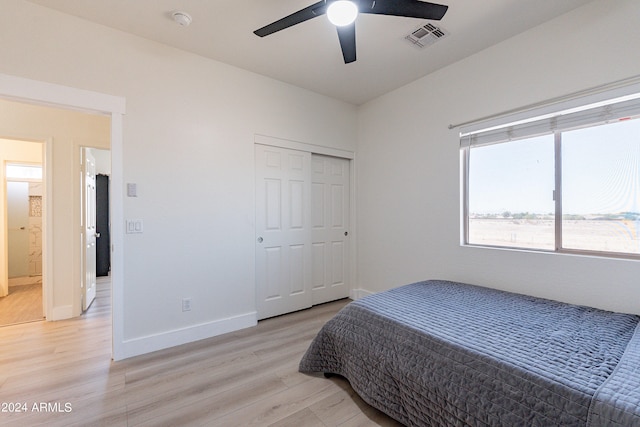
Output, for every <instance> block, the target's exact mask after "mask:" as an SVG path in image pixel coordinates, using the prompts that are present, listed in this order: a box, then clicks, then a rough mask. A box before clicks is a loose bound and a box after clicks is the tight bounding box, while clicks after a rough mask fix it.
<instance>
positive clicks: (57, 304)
mask: <svg viewBox="0 0 640 427" xmlns="http://www.w3.org/2000/svg"><path fill="white" fill-rule="evenodd" d="M8 100H12V101H16V102H19V103H24V104H23V105H27V106H31V107H37V106H51V107H54V108H57V109H59V110H62V111H67V112H70V111H76V112H85V113H88V114H89V115H91V116H93V117H96V116H103V117H104V116H106V117H107V118H108V126H107V127H108V132H107V135H108V139H107V141H108V143H109V146H110V148H111V158H112V174H111V186H110V193H111V194H110V198H111V203H110V205H111V206H110V218H111V281H110V282H111V292H110V294H111V295H110V296H109V297H108V298H109V299H110V300H111V304H110V305H111V310H110V311H111V321H112V325H111V326H112V328H111V336H112V357H113V359H115V360H120V359H123V358H125V357H127V352H126V349H125V339H124V325H123V323H124V320H123V319H124V313H123V300H124V287H123V282H124V274H123V270H122V265H123V263H124V256H123V246H124V243H123V240H124V238H123V236H124V214H123V200H124V196H123V185H124V183H123V170H122V169H123V164H122V157H123V116H124V114H125V112H126V100H125V98H123V97H118V96H113V95H107V94H103V93H98V92H93V91H87V90H83V89H77V88H73V87H69V86H61V85H56V84H52V83H47V82H44V81H37V80H31V79H26V78H22V77H16V76H10V75H6V74H0V102H1V101H8ZM5 119H6V120H5ZM15 124H16V121H15V118H14V115H13V114H8V115H7V116H6V117H3V115H2V114H0V125H1V126H0V135H1V136H2V137H10V138H17V139H20V138H28V139H30V140H43V141H46V144H45V161H44V173H45V177H46V178H45V181H47V182H48V181H51V180H52V179H53V178H56V177H54V176H53V173H52V168H49V167H47V166H48V165H49V164H52V163H53V161H54V160H55V161H56V162H57V161H58V160H59V159H60V156H58V155H54V153H53V151H54V150H53V149H52V148H53V146H54V144H53V138H52V137H51V134H49V133H44V134H43V133H42V131H41V130H40V126H41V125H45V123H44V122H39V121H33V120H29V125H30V127H29V128H25V129H24V131H23V133H18V131H17V130H15ZM46 124H48V125H51V124H58V125H60V124H64V122H60V121H47V122H46ZM70 140H71V141H73V142H74V143H78V144H79V145H78V146H81V145H89V146H91V145H93V144H92V143H91V142H90V141H81V138H79V137H78V135H74V136H71V138H70ZM55 142H56V144H55V146H58V147H59V144H58V139H57V138H56V140H55ZM63 151H65V152H66V153H69V152H72V153H77V152H78V151H79V150H78V151H75V150H73V149H71V151H69V150H64V149H63ZM62 157H64V155H63V156H62ZM74 164H76V165H77V164H79V159H77V158H74V160H73V163H68V162H66V163H65V164H62V165H60V167H59V168H56V169H57V170H58V171H62V173H63V174H65V173H71V174H72V175H73V176H75V178H73V179H74V180H76V179H77V180H78V181H79V175H80V174H79V173H78V174H74V173H73V171H72V169H73V165H74ZM69 166H70V167H69ZM53 185H54V184H53ZM51 187H52V186H48V187H46V188H45V199H47V200H50V199H51V197H52V195H53V192H52V189H51ZM56 188H57V189H56V200H58V197H59V193H58V187H56ZM68 188H71V191H78V193H79V189H80V183H79V182H78V183H77V184H72V185H71V186H70V187H67V188H66V189H68ZM59 189H60V190H61V191H62V192H64V191H66V189H65V188H64V186H63V187H61V188H59ZM47 204H49V202H45V205H44V207H43V208H44V209H43V211H44V212H43V215H44V216H43V221H44V223H45V233H44V245H43V250H44V258H45V261H44V265H43V282H44V291H45V293H44V301H45V302H44V307H45V315H46V317H47V320H56V319H65V318H69V317H74V315H76V311H77V310H76V308H79V307H80V305H81V299H80V287H79V286H78V287H77V288H75V287H74V290H73V291H72V292H62V293H60V294H58V293H56V295H53V292H50V289H48V288H49V286H48V281H49V279H50V278H51V280H52V281H53V280H55V283H54V284H53V286H52V287H54V288H55V287H57V285H58V284H59V283H62V284H64V283H65V282H70V283H71V285H73V283H79V281H80V278H79V274H80V268H79V265H78V264H79V262H80V260H78V261H77V262H78V264H76V265H77V266H78V268H76V265H72V268H71V269H69V268H64V266H65V263H64V261H65V260H62V261H61V263H57V262H55V263H54V262H52V261H51V258H52V256H50V255H49V254H53V253H55V255H56V256H58V254H59V253H60V251H59V250H58V249H56V248H54V245H53V238H52V237H53V236H49V234H51V231H52V230H53V228H54V227H55V228H56V232H57V231H58V228H57V227H58V222H57V221H58V220H61V221H62V222H63V224H62V226H66V225H68V224H71V227H72V228H73V229H74V230H77V224H78V223H79V216H80V212H79V211H80V210H79V209H74V206H77V205H75V204H69V203H67V202H66V201H62V202H61V203H60V204H58V206H60V205H62V206H63V207H64V206H67V209H68V206H71V207H72V211H73V212H72V214H73V215H74V216H77V219H78V222H73V221H71V220H68V219H65V218H64V215H56V216H55V217H54V216H53V215H52V212H51V211H52V210H53V209H55V206H53V207H52V208H53V209H49V208H48V206H47ZM54 222H55V223H54ZM67 223H68V224H67ZM47 230H48V231H47ZM63 234H64V235H68V236H70V238H71V239H72V242H73V243H72V244H73V246H74V247H73V248H71V250H70V251H68V252H63V253H62V256H63V257H64V256H67V257H68V256H74V257H77V255H76V254H77V253H78V252H79V251H80V243H81V242H80V239H78V237H77V234H76V233H73V232H72V231H70V232H69V233H66V231H65V232H64V233H63ZM63 250H64V249H63ZM76 250H77V251H76ZM66 265H67V266H68V264H66ZM61 271H62V272H64V273H66V272H67V271H71V273H70V274H71V277H68V278H67V277H60V278H58V277H57V276H58V275H59V272H61ZM67 279H69V280H67ZM75 289H77V290H75ZM54 290H56V289H54ZM70 296H72V297H73V298H72V300H71V299H69V297H70Z"/></svg>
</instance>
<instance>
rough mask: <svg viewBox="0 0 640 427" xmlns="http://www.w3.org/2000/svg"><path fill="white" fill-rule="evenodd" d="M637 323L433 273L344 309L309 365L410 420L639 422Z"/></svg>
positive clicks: (310, 354)
mask: <svg viewBox="0 0 640 427" xmlns="http://www.w3.org/2000/svg"><path fill="white" fill-rule="evenodd" d="M639 321H640V318H639V317H638V316H634V315H629V314H620V313H612V312H607V311H603V310H598V309H594V308H589V307H583V306H576V305H570V304H564V303H560V302H556V301H550V300H545V299H540V298H535V297H528V296H524V295H518V294H513V293H509V292H503V291H498V290H493V289H488V288H482V287H478V286H472V285H466V284H461V283H454V282H448V281H439V280H431V281H426V282H420V283H415V284H412V285H406V286H402V287H400V288H396V289H392V290H390V291H387V292H382V293H380V294H376V295H371V296H368V297H366V298H362V299H360V300H357V301H354V302H352V303H350V304H349V305H347V306H346V307H344V308H343V309H342V310H341V311H340V312H339V313H338V314H336V316H335V317H334V318H333V319H332V320H330V321H329V322H327V323H326V324H325V326H324V327H323V328H322V330H321V331H320V332H319V333H318V335H317V336H316V337H315V339H314V340H313V342H312V344H311V346H310V347H309V349H308V350H307V352H306V354H305V355H304V357H303V358H302V360H301V362H300V371H301V372H308V373H311V372H324V373H331V374H338V375H341V376H343V377H345V378H347V379H348V380H349V382H350V383H351V386H352V387H353V389H354V390H355V391H356V392H357V393H358V394H359V395H360V396H361V397H362V398H363V399H364V400H365V401H366V402H367V403H369V404H370V405H372V406H374V407H376V408H378V409H380V410H382V411H384V412H386V413H387V414H389V415H390V416H391V417H393V418H395V419H396V420H398V421H400V422H401V423H403V424H405V425H418V426H485V425H489V426H509V427H513V426H589V427H596V426H609V425H611V426H625V427H631V426H640V332H639V331H640V328H639V327H638V323H639ZM636 329H638V330H639V331H636Z"/></svg>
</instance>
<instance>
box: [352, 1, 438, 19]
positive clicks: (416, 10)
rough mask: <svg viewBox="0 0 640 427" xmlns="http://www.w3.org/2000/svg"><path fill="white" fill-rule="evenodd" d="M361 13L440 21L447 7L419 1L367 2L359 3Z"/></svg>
mask: <svg viewBox="0 0 640 427" xmlns="http://www.w3.org/2000/svg"><path fill="white" fill-rule="evenodd" d="M359 6H360V7H359V10H360V12H361V13H374V14H377V15H394V16H406V17H409V18H422V19H432V20H436V21H439V20H440V19H442V17H443V16H444V14H445V13H447V9H448V8H449V6H445V5H442V4H436V3H429V2H425V1H419V0H376V1H372V0H367V1H360V2H359Z"/></svg>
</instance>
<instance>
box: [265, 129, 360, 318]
mask: <svg viewBox="0 0 640 427" xmlns="http://www.w3.org/2000/svg"><path fill="white" fill-rule="evenodd" d="M253 143H254V146H255V145H256V144H260V145H268V146H272V147H279V148H288V149H290V150H298V151H305V152H308V153H311V154H321V155H324V156H332V157H339V158H342V159H346V160H349V171H350V175H349V234H350V235H351V237H352V241H353V242H356V241H357V238H358V227H357V224H356V218H357V217H356V190H355V183H356V173H357V171H356V154H355V152H353V151H349V150H342V149H340V148H331V147H325V146H323V145H315V144H308V143H305V142H299V141H293V140H290V139H284V138H278V137H273V136H268V135H261V134H255V135H254V138H253ZM253 153H254V156H255V149H254V150H253ZM253 163H254V164H255V158H254V160H253ZM255 181H256V177H255V168H254V177H253V182H254V183H255ZM254 185H255V184H254ZM253 201H254V205H253V211H254V212H256V197H255V193H254V198H253ZM255 235H256V224H255V222H254V224H253V236H255ZM254 244H255V242H254ZM356 246H357V245H356V244H355V243H354V244H351V245H349V259H350V262H349V283H350V287H351V289H349V296H350V298H351V299H354V300H355V299H357V297H358V295H356V294H355V292H354V289H355V284H356V278H357V268H356V265H357V258H356V255H357V251H356ZM253 253H254V260H253V269H254V283H256V279H255V277H256V260H255V253H256V251H253ZM256 292H257V290H256ZM256 305H257V301H256Z"/></svg>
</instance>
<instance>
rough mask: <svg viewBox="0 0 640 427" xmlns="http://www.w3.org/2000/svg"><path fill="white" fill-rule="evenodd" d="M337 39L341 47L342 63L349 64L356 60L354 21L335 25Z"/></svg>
mask: <svg viewBox="0 0 640 427" xmlns="http://www.w3.org/2000/svg"><path fill="white" fill-rule="evenodd" d="M336 29H337V30H338V39H340V47H341V48H342V57H343V58H344V63H345V64H349V63H350V62H354V61H355V60H356V23H355V22H354V23H353V24H351V25H346V26H344V27H336Z"/></svg>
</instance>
